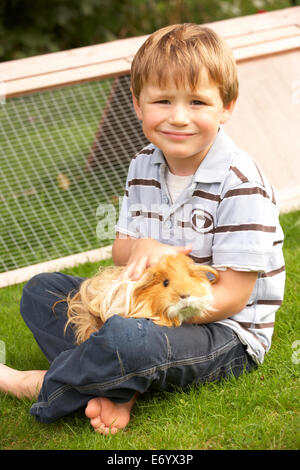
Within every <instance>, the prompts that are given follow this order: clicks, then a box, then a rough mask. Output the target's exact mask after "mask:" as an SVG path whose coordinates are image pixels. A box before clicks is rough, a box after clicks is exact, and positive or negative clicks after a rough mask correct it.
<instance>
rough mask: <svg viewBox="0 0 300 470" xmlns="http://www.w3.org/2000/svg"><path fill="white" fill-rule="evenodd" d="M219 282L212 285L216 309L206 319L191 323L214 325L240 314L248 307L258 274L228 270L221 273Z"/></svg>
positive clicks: (193, 320) (194, 320)
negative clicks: (216, 322) (213, 323)
mask: <svg viewBox="0 0 300 470" xmlns="http://www.w3.org/2000/svg"><path fill="white" fill-rule="evenodd" d="M219 274H220V277H219V280H218V282H216V283H215V284H213V285H212V292H213V297H214V309H215V310H212V311H209V312H207V314H206V315H205V316H204V317H202V318H201V317H200V318H197V317H195V318H192V319H191V320H190V321H189V323H197V324H203V323H212V322H215V321H218V320H224V319H225V318H228V317H231V316H233V315H236V314H237V313H239V312H240V311H241V310H243V308H244V307H245V306H246V305H247V302H248V300H249V298H250V296H251V293H252V291H253V289H254V285H255V282H256V279H257V272H254V271H251V272H246V271H234V270H233V269H229V268H228V269H227V270H226V271H219Z"/></svg>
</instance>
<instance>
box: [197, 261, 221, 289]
mask: <svg viewBox="0 0 300 470" xmlns="http://www.w3.org/2000/svg"><path fill="white" fill-rule="evenodd" d="M191 269H192V271H193V272H194V273H195V274H196V275H198V276H203V275H204V274H205V273H211V274H213V275H214V279H212V280H211V283H212V284H214V283H215V282H217V280H218V279H219V277H220V275H219V273H218V271H216V269H214V268H212V267H211V266H206V265H204V264H194V265H193V266H192V267H191Z"/></svg>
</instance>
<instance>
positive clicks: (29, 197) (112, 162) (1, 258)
mask: <svg viewBox="0 0 300 470" xmlns="http://www.w3.org/2000/svg"><path fill="white" fill-rule="evenodd" d="M145 144H146V140H145V137H144V136H143V133H142V130H141V126H140V123H139V121H138V120H137V118H136V117H135V114H134V111H133V109H132V104H131V97H130V79H129V76H122V77H119V78H117V79H106V80H99V81H95V82H88V83H84V84H79V85H73V86H68V87H64V88H60V89H53V90H50V91H44V92H40V93H35V94H32V95H28V96H22V97H16V98H10V99H7V100H6V102H5V104H4V103H3V104H2V105H1V106H0V158H1V166H0V183H1V184H0V272H6V271H10V270H13V269H17V268H21V267H25V266H29V265H32V264H36V263H40V262H43V261H48V260H51V259H56V258H60V257H64V256H68V255H71V254H74V253H81V252H84V251H87V250H91V249H95V248H97V247H99V246H104V245H107V244H109V243H110V242H111V239H105V238H103V236H102V237H101V238H102V239H101V240H99V237H98V236H97V233H96V226H97V208H98V207H99V205H100V204H109V205H110V206H111V207H115V208H116V211H115V212H114V211H112V214H111V217H114V218H115V217H116V213H117V212H118V209H119V197H121V196H122V195H123V192H124V184H125V179H126V174H127V169H128V165H129V161H130V159H131V158H132V157H133V156H134V154H135V153H136V152H137V151H138V150H140V148H142V147H143V146H144V145H145ZM98 215H99V214H98ZM110 222H111V224H113V223H114V221H113V220H112V221H110ZM108 223H109V221H108Z"/></svg>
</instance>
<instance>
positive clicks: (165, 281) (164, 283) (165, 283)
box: [163, 279, 170, 287]
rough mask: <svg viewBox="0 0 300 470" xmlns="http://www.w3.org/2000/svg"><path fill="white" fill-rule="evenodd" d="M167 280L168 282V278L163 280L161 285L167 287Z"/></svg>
mask: <svg viewBox="0 0 300 470" xmlns="http://www.w3.org/2000/svg"><path fill="white" fill-rule="evenodd" d="M169 282H170V281H169V279H165V280H164V282H163V285H164V286H165V287H167V286H168V285H169Z"/></svg>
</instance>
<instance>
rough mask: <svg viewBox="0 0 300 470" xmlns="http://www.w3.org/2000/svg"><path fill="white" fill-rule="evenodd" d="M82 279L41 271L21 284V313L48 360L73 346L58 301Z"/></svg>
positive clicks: (64, 312) (62, 306)
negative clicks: (23, 284) (24, 283)
mask: <svg viewBox="0 0 300 470" xmlns="http://www.w3.org/2000/svg"><path fill="white" fill-rule="evenodd" d="M83 280H84V279H83V278H80V277H76V276H67V275H65V274H62V273H43V274H38V275H36V276H34V277H33V278H32V279H31V280H30V281H29V282H28V283H27V284H26V285H25V286H24V289H23V294H22V298H21V305H20V311H21V315H22V316H23V319H24V321H25V323H26V324H27V326H28V328H29V329H30V330H31V331H32V333H33V335H34V337H35V340H36V342H37V343H38V345H39V347H40V348H41V350H42V351H43V353H44V354H45V356H46V358H47V359H48V361H49V362H52V361H53V360H54V359H55V357H56V356H58V355H59V354H60V353H61V352H62V351H65V350H66V349H70V348H74V346H75V340H74V334H73V331H72V328H70V327H69V328H68V329H67V330H66V332H65V331H64V328H65V324H66V321H67V303H66V302H58V301H60V300H64V299H66V297H67V296H68V294H69V293H70V292H72V291H74V293H75V292H76V291H77V290H78V289H79V286H80V284H81V283H82V281H83ZM56 302H58V303H56Z"/></svg>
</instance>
